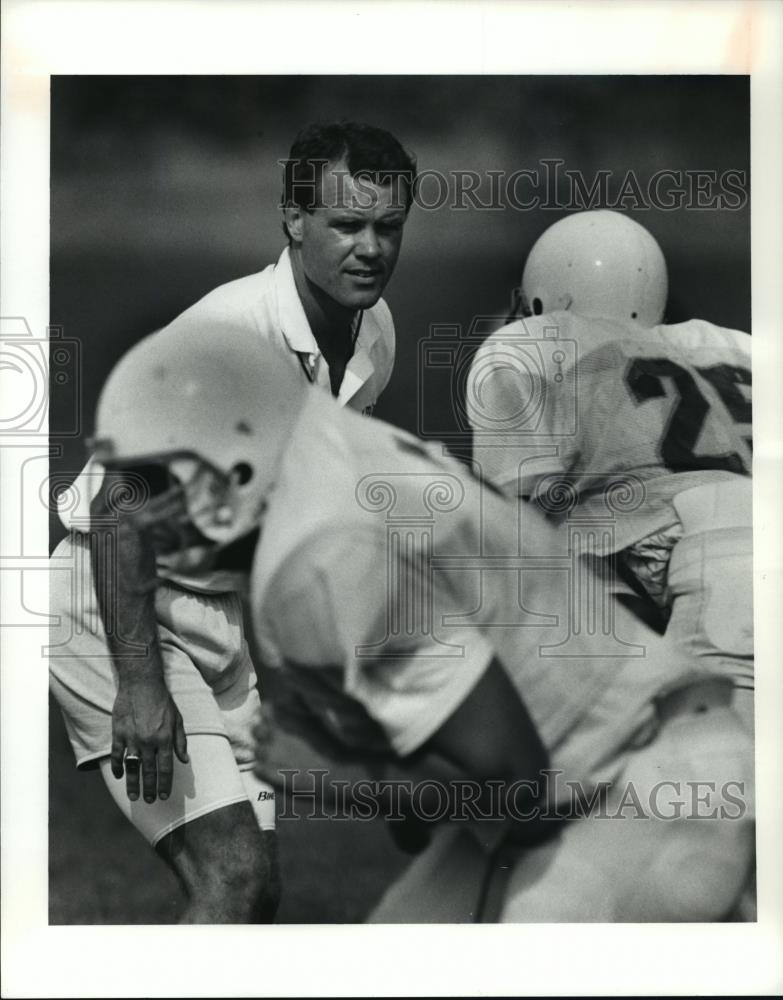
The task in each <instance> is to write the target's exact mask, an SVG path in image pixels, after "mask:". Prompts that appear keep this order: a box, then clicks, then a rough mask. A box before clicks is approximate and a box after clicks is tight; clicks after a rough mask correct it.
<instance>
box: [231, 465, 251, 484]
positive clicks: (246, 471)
mask: <svg viewBox="0 0 783 1000" xmlns="http://www.w3.org/2000/svg"><path fill="white" fill-rule="evenodd" d="M231 478H232V479H233V480H234V482H235V483H236V484H237V486H246V485H247V484H248V483H249V482H250V480H251V479H252V478H253V468H252V466H250V465H248V463H247V462H237V464H236V465H235V466H234V467H233V468H232V470H231Z"/></svg>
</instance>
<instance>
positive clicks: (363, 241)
mask: <svg viewBox="0 0 783 1000" xmlns="http://www.w3.org/2000/svg"><path fill="white" fill-rule="evenodd" d="M380 254H381V247H380V244H379V242H378V236H377V234H376V232H375V229H374V228H373V227H372V226H365V227H364V229H363V230H362V231H361V236H360V238H359V242H358V244H357V247H356V255H357V256H358V257H361V258H362V259H363V260H375V259H376V258H377V257H380Z"/></svg>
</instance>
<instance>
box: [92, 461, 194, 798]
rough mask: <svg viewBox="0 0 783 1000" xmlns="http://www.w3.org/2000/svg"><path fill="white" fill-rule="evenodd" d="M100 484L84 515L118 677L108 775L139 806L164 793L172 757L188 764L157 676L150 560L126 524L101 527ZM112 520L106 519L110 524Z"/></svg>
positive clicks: (178, 719) (178, 720)
mask: <svg viewBox="0 0 783 1000" xmlns="http://www.w3.org/2000/svg"><path fill="white" fill-rule="evenodd" d="M106 495H107V490H106V482H105V481H104V484H103V486H102V487H101V490H100V492H99V493H98V495H97V496H96V498H95V500H94V501H93V503H92V505H91V508H90V513H91V519H92V530H91V533H90V537H91V546H90V556H91V564H92V573H93V581H94V584H95V591H96V598H97V602H98V608H99V611H100V614H101V619H102V621H103V623H104V627H105V631H106V638H107V643H108V646H109V652H110V653H111V655H112V661H113V663H114V667H115V669H116V671H117V684H118V690H117V697H116V699H115V702H114V708H113V711H112V752H111V763H112V772H113V774H114V776H115V777H116V778H121V777H122V776H123V773H124V774H125V779H126V787H127V793H128V798H130V799H131V800H135V799H137V798H138V797H139V779H140V777H141V781H142V785H143V795H144V800H145V801H146V802H154V801H155V797H156V795H159V796H160V797H161V798H162V799H165V798H168V795H169V793H170V791H171V781H172V772H173V754H174V753H176V755H177V757H179V759H180V760H181V761H183V762H187V760H188V756H187V741H186V738H185V731H184V727H183V723H182V716H181V715H180V713H179V711H178V709H177V706H176V705H175V704H174V701H173V699H172V697H171V695H170V694H169V691H168V688H167V687H166V683H165V680H164V675H163V661H162V658H161V652H160V647H159V645H158V630H157V617H156V614H155V589H154V580H155V557H154V554H153V550H152V547H151V545H150V544H149V542H148V541H147V540H146V539H145V537H144V535H143V534H142V533H141V532H140V531H139V529H138V528H137V527H136V526H135V524H134V522H133V519H132V518H131V517H128V516H127V515H123V514H120V515H119V517H118V519H117V521H116V522H115V523H114V524H112V525H108V526H107V525H105V524H102V517H101V515H104V514H106V513H107V512H108V510H109V508H108V505H107V500H106ZM112 520H113V519H112ZM126 750H127V752H128V753H133V754H138V755H139V756H140V757H141V767H140V768H139V767H138V766H135V765H131V764H129V763H128V764H126V763H125V762H124V759H123V758H124V754H125V752H126Z"/></svg>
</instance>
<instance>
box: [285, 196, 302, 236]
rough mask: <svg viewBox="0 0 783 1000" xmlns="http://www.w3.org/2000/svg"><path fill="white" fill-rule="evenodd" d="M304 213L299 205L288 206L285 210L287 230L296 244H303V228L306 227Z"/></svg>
mask: <svg viewBox="0 0 783 1000" xmlns="http://www.w3.org/2000/svg"><path fill="white" fill-rule="evenodd" d="M303 216H304V212H303V211H302V209H301V208H300V207H299V206H298V205H286V207H285V208H284V209H283V218H284V219H285V225H286V229H287V230H288V235H289V236H290V237H291V239H292V240H293V241H294V243H301V242H302V227H303V225H304V219H303Z"/></svg>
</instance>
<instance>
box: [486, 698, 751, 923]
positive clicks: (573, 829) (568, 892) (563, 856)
mask: <svg viewBox="0 0 783 1000" xmlns="http://www.w3.org/2000/svg"><path fill="white" fill-rule="evenodd" d="M719 687H720V688H721V689H722V690H720V691H718V690H716V689H710V688H708V687H705V686H699V687H694V688H692V689H689V690H688V691H686V692H685V693H684V694H679V695H677V696H676V697H675V696H672V698H673V700H669V701H668V702H667V703H668V705H669V708H668V710H666V711H668V712H669V713H670V717H668V718H664V721H663V722H662V726H661V729H660V731H659V732H658V734H657V736H656V738H655V739H654V740H653V741H652V742H650V743H649V744H648V745H646V746H644V747H641V748H640V749H638V750H636V751H633V752H632V753H631V754H630V755H629V757H628V761H627V764H626V766H625V768H624V769H623V771H622V774H621V775H620V776H619V778H617V779H616V780H615V781H614V782H613V784H612V786H611V789H610V791H609V794H608V796H607V798H606V800H605V802H604V803H603V804H596V805H595V806H594V807H593V808H592V809H591V810H590V812H589V814H588V815H586V816H585V817H584V818H581V819H576V820H573V821H571V822H569V823H567V824H566V825H565V827H564V829H563V831H562V833H561V834H560V836H559V837H557V839H555V840H554V841H552V842H550V843H547V844H543V845H541V846H540V847H538V848H534V849H533V850H531V851H526V852H524V853H523V854H521V855H520V859H519V862H518V863H517V866H516V868H515V870H514V872H513V874H512V877H511V881H510V884H509V888H508V891H507V894H506V900H505V905H504V909H503V913H502V920H503V921H504V922H525V923H536V922H563V921H568V922H589V921H598V922H614V923H622V922H641V921H644V922H650V921H663V922H668V921H715V920H725V919H728V918H729V917H730V915H731V914H732V912H733V911H734V909H735V907H736V905H737V903H738V901H739V900H740V899H741V898H742V896H743V892H744V889H745V887H746V885H747V884H748V882H749V881H750V880H751V879H752V867H753V843H754V822H753V786H752V745H751V741H750V738H749V735H748V733H747V732H746V731H745V729H744V727H743V724H742V722H741V720H740V718H739V715H738V714H737V713H736V712H735V711H734V710H733V708H732V707H731V706H730V705H728V704H727V703H726V702H727V698H730V695H729V696H727V695H726V694H725V692H726V690H727V688H728V686H727V685H720V684H719Z"/></svg>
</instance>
